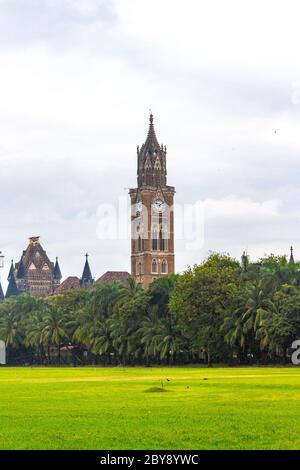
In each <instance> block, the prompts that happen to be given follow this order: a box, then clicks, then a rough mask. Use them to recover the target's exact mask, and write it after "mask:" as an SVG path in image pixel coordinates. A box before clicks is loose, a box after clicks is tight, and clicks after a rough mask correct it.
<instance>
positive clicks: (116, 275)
mask: <svg viewBox="0 0 300 470" xmlns="http://www.w3.org/2000/svg"><path fill="white" fill-rule="evenodd" d="M129 277H130V274H129V273H128V272H127V271H107V272H106V273H105V274H103V275H102V276H101V277H99V279H98V280H97V281H96V284H102V283H103V282H107V283H110V282H120V283H121V284H126V282H127V280H128V278H129Z"/></svg>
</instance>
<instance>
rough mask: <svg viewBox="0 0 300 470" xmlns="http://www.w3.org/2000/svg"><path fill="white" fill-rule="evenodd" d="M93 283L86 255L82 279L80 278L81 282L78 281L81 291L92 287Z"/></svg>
mask: <svg viewBox="0 0 300 470" xmlns="http://www.w3.org/2000/svg"><path fill="white" fill-rule="evenodd" d="M93 283H94V279H93V276H92V272H91V268H90V264H89V255H88V253H86V255H85V265H84V269H83V273H82V277H81V280H80V286H81V287H82V288H83V289H87V288H89V287H91V286H92V285H93Z"/></svg>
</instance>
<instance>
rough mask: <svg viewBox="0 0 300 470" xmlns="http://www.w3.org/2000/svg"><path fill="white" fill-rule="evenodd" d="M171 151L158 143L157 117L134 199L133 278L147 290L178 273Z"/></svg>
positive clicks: (140, 160) (140, 157) (140, 155)
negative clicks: (169, 167) (169, 182)
mask: <svg viewBox="0 0 300 470" xmlns="http://www.w3.org/2000/svg"><path fill="white" fill-rule="evenodd" d="M166 156H167V149H166V146H163V145H160V144H159V143H158V140H157V137H156V134H155V130H154V124H153V115H152V114H151V115H150V124H149V131H148V135H147V138H146V141H145V143H144V144H143V145H142V146H141V147H138V148H137V167H138V168H137V188H135V189H130V190H129V194H130V198H131V274H132V276H133V277H135V278H136V280H137V281H138V282H139V283H140V284H142V286H143V287H148V286H149V284H150V283H151V282H152V281H153V280H154V279H156V278H158V277H160V276H164V275H167V274H171V273H174V272H175V255H174V211H173V204H174V195H175V188H174V187H173V186H168V185H167V165H166Z"/></svg>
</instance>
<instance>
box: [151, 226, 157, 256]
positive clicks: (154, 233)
mask: <svg viewBox="0 0 300 470" xmlns="http://www.w3.org/2000/svg"><path fill="white" fill-rule="evenodd" d="M152 250H155V251H156V250H158V230H157V227H156V226H154V227H153V229H152Z"/></svg>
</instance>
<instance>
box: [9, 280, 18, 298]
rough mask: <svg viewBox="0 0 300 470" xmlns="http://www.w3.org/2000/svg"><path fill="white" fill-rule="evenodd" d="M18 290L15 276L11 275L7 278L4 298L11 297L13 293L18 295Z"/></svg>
mask: <svg viewBox="0 0 300 470" xmlns="http://www.w3.org/2000/svg"><path fill="white" fill-rule="evenodd" d="M19 294H20V291H19V289H18V286H17V283H16V280H15V276H14V275H13V276H11V277H10V279H9V284H8V287H7V291H6V298H9V297H12V296H14V295H19Z"/></svg>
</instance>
